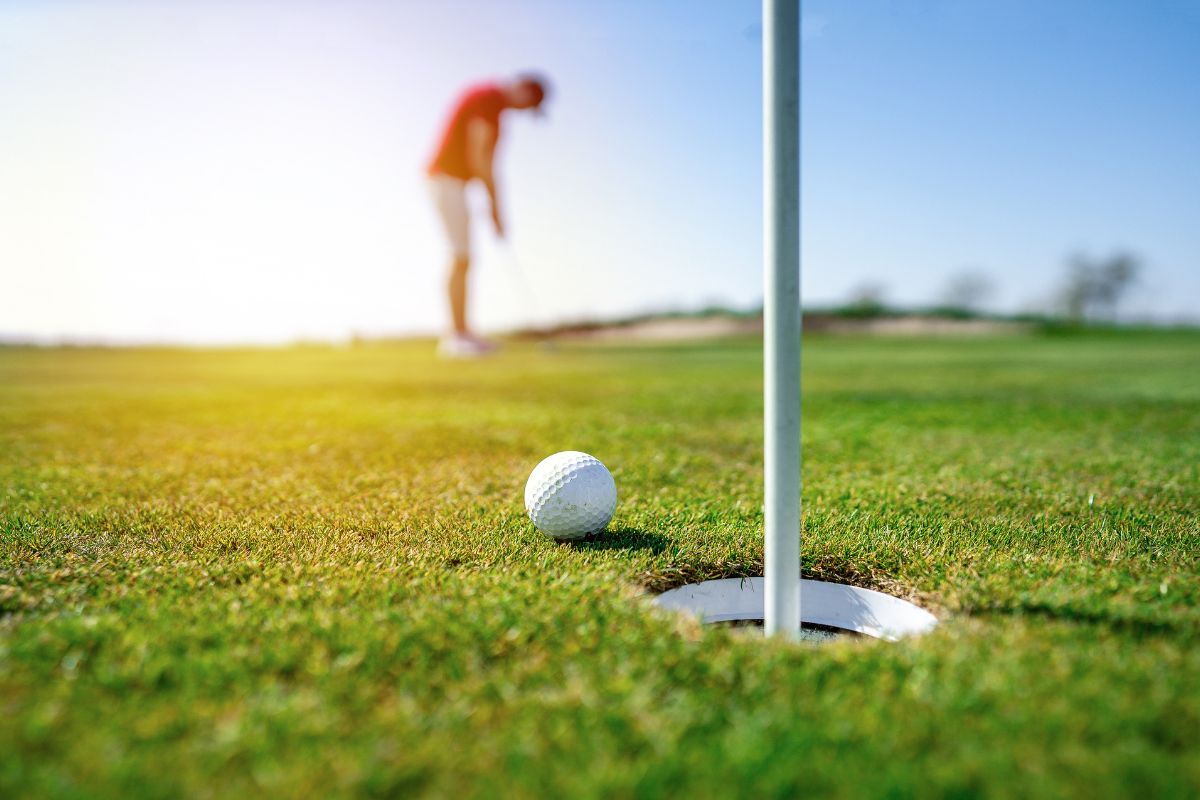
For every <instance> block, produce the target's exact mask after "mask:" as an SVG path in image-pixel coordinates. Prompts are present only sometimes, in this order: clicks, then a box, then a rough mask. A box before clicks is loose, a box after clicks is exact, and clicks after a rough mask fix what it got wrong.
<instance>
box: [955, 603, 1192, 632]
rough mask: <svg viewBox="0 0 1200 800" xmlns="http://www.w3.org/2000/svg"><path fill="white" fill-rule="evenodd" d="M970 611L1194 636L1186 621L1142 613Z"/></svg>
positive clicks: (1023, 607)
mask: <svg viewBox="0 0 1200 800" xmlns="http://www.w3.org/2000/svg"><path fill="white" fill-rule="evenodd" d="M969 613H970V614H971V616H973V617H977V618H987V617H1014V618H1019V617H1027V618H1031V619H1032V618H1038V619H1049V620H1054V621H1056V622H1066V623H1074V624H1077V625H1091V626H1095V627H1103V628H1107V629H1109V630H1111V631H1117V632H1119V633H1124V634H1129V635H1133V636H1180V635H1191V636H1195V633H1196V629H1195V626H1194V625H1193V624H1190V623H1188V622H1176V621H1174V620H1164V619H1154V618H1147V617H1144V616H1137V615H1132V616H1131V615H1129V614H1122V613H1119V612H1118V613H1112V612H1104V611H1094V610H1089V609H1079V608H1072V607H1070V606H1066V605H1064V606H1056V605H1051V604H1049V603H1018V604H1016V605H1011V606H1002V605H996V606H981V607H978V608H976V609H974V610H970V611H969Z"/></svg>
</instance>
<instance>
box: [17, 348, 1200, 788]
mask: <svg viewBox="0 0 1200 800" xmlns="http://www.w3.org/2000/svg"><path fill="white" fill-rule="evenodd" d="M430 351H431V347H430V346H429V345H428V344H411V345H388V346H384V345H378V346H363V347H357V348H353V349H348V350H336V349H325V348H291V349H284V350H247V351H191V350H85V349H63V350H33V349H18V348H9V349H0V536H2V539H0V542H2V548H0V796H5V797H14V796H22V795H34V796H59V797H75V796H111V797H164V798H165V797H178V796H181V795H189V796H196V797H214V798H224V797H234V796H271V797H279V796H309V797H321V796H338V795H364V796H373V795H384V796H388V795H393V796H394V795H402V794H403V795H408V794H424V795H434V796H446V797H457V796H462V795H473V796H483V797H489V796H493V797H500V796H505V797H512V796H535V795H536V796H551V797H567V796H580V797H600V796H606V797H612V796H618V797H657V796H694V797H710V796H712V797H715V796H751V795H766V796H795V795H796V794H798V793H801V792H810V791H811V792H814V793H820V794H828V795H840V796H874V797H878V796H885V795H886V796H892V797H962V796H971V795H980V794H982V795H989V796H1000V797H1038V796H1044V797H1062V796H1078V797H1103V796H1110V797H1128V796H1147V795H1156V796H1175V797H1188V796H1192V797H1194V796H1196V795H1197V794H1198V793H1200V579H1198V578H1197V565H1198V563H1200V469H1198V466H1197V464H1198V463H1200V334H1193V333H1162V334H1150V333H1140V334H1128V335H1124V336H1120V335H1114V334H1108V333H1106V334H1103V335H1095V336H1089V335H1072V336H1061V337H1052V336H1044V337H1038V336H1030V337H1013V338H997V339H988V340H980V341H930V340H916V341H911V340H890V341H881V340H868V339H852V338H847V339H821V338H815V339H813V340H812V341H810V342H809V343H808V348H807V350H806V353H805V359H806V360H805V379H806V383H805V398H804V419H805V457H806V461H805V468H804V478H805V485H804V500H805V514H806V517H805V544H804V564H805V570H806V571H807V573H808V574H809V575H810V576H811V577H820V578H824V579H827V580H835V581H845V582H852V583H856V584H859V585H865V586H872V587H877V588H884V589H887V590H889V591H892V592H895V593H897V594H901V595H904V596H908V597H911V598H914V599H918V600H920V601H921V602H923V603H924V604H925V605H927V606H928V607H930V608H931V609H933V610H935V611H936V612H937V613H939V614H940V615H941V616H942V617H943V620H944V622H943V624H942V626H941V627H940V628H939V629H938V630H937V631H935V632H934V633H932V634H930V635H928V636H925V637H923V638H920V639H917V640H909V641H905V642H901V643H897V644H885V643H880V642H874V641H868V640H859V641H846V640H843V641H840V642H837V643H834V644H830V645H825V646H821V647H813V646H791V645H787V644H785V643H780V642H764V641H762V640H761V639H756V638H755V637H754V636H753V635H751V634H748V633H745V632H737V631H730V630H721V629H702V628H700V627H698V626H696V625H695V624H692V623H690V622H688V621H686V620H682V619H676V618H671V617H668V616H665V615H663V614H660V613H657V612H653V611H652V610H650V609H649V608H648V607H647V603H646V599H645V598H646V597H647V594H646V592H647V591H648V590H662V589H665V588H669V587H672V586H676V585H680V584H682V583H686V582H690V581H695V580H701V579H705V578H714V577H722V576H740V575H752V574H755V573H757V572H759V570H760V569H761V562H762V541H761V523H762V516H761V510H760V509H761V503H762V495H761V487H760V456H761V444H760V440H761V399H760V391H761V380H760V374H759V371H760V352H759V349H758V347H757V344H756V343H755V342H752V341H729V342H722V343H717V344H705V345H680V346H670V347H651V346H639V347H626V348H617V347H613V348H601V347H577V348H566V349H564V350H563V351H560V352H558V353H553V354H551V353H541V352H536V351H534V350H533V349H528V350H526V349H521V348H518V349H516V350H515V351H511V352H508V353H506V354H504V355H502V356H500V357H499V358H497V359H495V360H492V361H488V362H482V363H467V364H446V363H439V362H437V361H435V360H434V359H433V358H432V357H431V354H430ZM564 449H581V450H586V451H589V452H591V453H593V454H595V455H597V456H598V457H600V458H601V459H602V460H604V461H605V462H606V463H607V464H608V465H609V466H610V467H611V468H612V470H613V473H614V475H615V477H616V479H617V484H618V489H619V491H620V495H621V502H620V506H619V508H618V511H617V516H616V518H615V520H614V522H613V525H612V530H611V531H610V532H609V533H608V534H607V535H605V536H602V537H600V538H597V539H595V540H594V541H588V542H584V543H581V544H576V545H567V544H556V543H554V542H552V541H550V540H548V539H546V538H544V537H543V536H541V535H540V534H539V533H537V532H536V531H535V530H533V529H532V528H531V527H530V525H529V524H528V523H527V521H526V519H525V517H524V513H523V509H522V507H521V495H522V488H523V485H524V479H525V477H526V476H527V475H528V473H529V471H530V470H531V469H532V467H533V466H534V464H536V463H537V461H538V460H539V459H540V458H541V457H543V456H545V455H546V454H549V453H551V452H554V451H556V450H564Z"/></svg>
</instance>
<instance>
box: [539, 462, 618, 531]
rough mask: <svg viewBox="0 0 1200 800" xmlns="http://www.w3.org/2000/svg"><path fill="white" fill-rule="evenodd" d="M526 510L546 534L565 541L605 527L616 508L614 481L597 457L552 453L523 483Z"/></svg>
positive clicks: (615, 485) (615, 486)
mask: <svg viewBox="0 0 1200 800" xmlns="http://www.w3.org/2000/svg"><path fill="white" fill-rule="evenodd" d="M525 510H526V511H527V512H529V519H530V520H532V521H533V524H534V526H536V527H537V529H538V530H540V531H541V532H542V533H544V534H546V535H547V536H549V537H551V538H553V539H558V540H559V541H567V540H571V539H582V538H583V537H584V536H588V535H589V534H593V533H597V532H599V531H602V530H604V526H606V525H608V523H609V520H611V519H612V517H613V512H615V511H616V510H617V484H616V483H615V482H614V481H613V476H612V473H611V472H609V471H608V467H606V466H604V465H603V464H602V463H600V461H599V459H596V458H594V457H593V456H590V455H588V454H587V453H580V452H577V451H575V450H566V451H564V452H562V453H555V454H554V455H552V456H550V457H549V458H547V459H545V460H544V461H542V463H540V464H538V465H537V466H536V467H534V469H533V473H532V474H530V476H529V480H528V481H527V482H526V483H525Z"/></svg>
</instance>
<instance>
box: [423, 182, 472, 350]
mask: <svg viewBox="0 0 1200 800" xmlns="http://www.w3.org/2000/svg"><path fill="white" fill-rule="evenodd" d="M429 186H430V192H431V193H432V195H433V202H434V205H435V206H436V207H437V211H438V216H439V217H441V220H442V227H443V228H444V229H445V232H446V241H447V244H449V245H450V253H451V259H450V274H449V276H448V279H447V282H446V293H447V296H448V299H449V301H450V324H451V327H452V328H453V330H454V333H456V334H465V333H467V332H468V330H469V328H468V327H467V273H468V270H469V268H470V265H471V258H470V252H471V235H470V234H471V231H470V217H469V215H468V212H467V194H466V184H465V183H464V182H462V181H460V180H456V179H454V178H449V177H446V176H436V177H434V178H432V179H431V180H430V184H429Z"/></svg>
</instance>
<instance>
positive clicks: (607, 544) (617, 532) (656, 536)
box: [568, 528, 671, 555]
mask: <svg viewBox="0 0 1200 800" xmlns="http://www.w3.org/2000/svg"><path fill="white" fill-rule="evenodd" d="M670 541H671V540H670V539H668V538H667V537H666V536H663V535H662V534H661V533H647V532H646V531H639V530H637V529H636V528H612V529H609V530H607V531H604V532H603V533H598V534H596V535H594V536H589V537H588V538H586V539H580V540H578V541H574V542H569V543H568V544H569V545H570V546H571V547H573V548H574V549H576V550H649V551H650V552H651V553H653V554H654V555H658V554H659V553H661V552H662V551H664V550H666V549H667V545H668V544H669V543H670Z"/></svg>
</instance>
